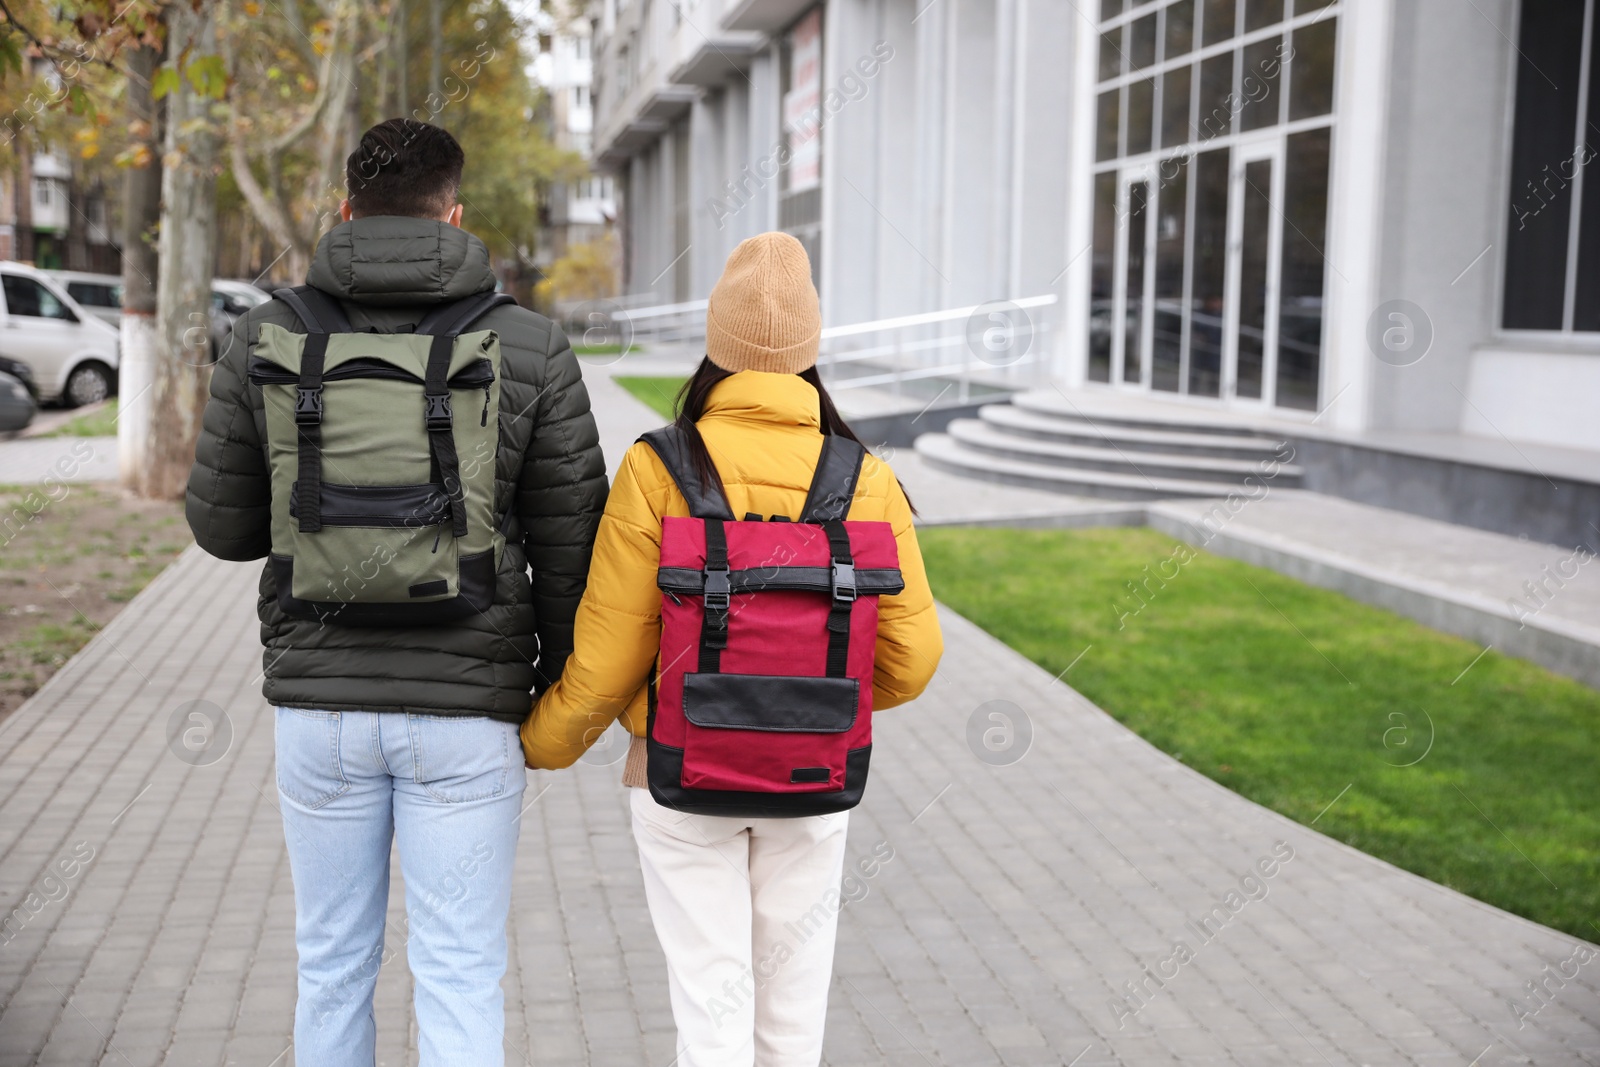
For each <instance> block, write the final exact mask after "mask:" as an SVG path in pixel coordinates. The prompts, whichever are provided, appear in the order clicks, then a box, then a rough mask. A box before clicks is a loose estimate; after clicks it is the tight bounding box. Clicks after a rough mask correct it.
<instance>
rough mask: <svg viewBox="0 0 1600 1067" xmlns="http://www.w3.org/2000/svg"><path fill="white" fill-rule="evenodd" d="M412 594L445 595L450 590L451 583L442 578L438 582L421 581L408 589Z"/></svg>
mask: <svg viewBox="0 0 1600 1067" xmlns="http://www.w3.org/2000/svg"><path fill="white" fill-rule="evenodd" d="M408 591H409V592H410V593H411V595H412V596H414V597H418V596H444V595H445V594H446V593H448V592H450V583H449V582H447V581H446V580H445V579H443V578H440V579H439V580H438V581H436V582H420V583H418V584H417V585H414V586H412V587H411V588H410V590H408Z"/></svg>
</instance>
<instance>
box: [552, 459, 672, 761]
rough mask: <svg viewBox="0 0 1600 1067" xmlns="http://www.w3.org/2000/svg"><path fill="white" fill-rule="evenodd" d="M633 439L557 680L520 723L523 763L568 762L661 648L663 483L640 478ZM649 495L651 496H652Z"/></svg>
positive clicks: (624, 699) (628, 695)
mask: <svg viewBox="0 0 1600 1067" xmlns="http://www.w3.org/2000/svg"><path fill="white" fill-rule="evenodd" d="M648 448H649V446H648V445H635V446H633V447H632V448H630V449H629V450H628V453H627V455H626V456H624V457H623V461H622V466H621V469H620V470H619V471H618V472H617V480H616V482H615V483H614V484H613V485H612V487H611V498H610V499H609V500H608V501H607V502H606V509H605V516H604V518H602V519H601V520H600V532H599V534H598V536H597V537H596V538H595V543H594V567H593V569H592V570H591V571H590V574H589V588H588V590H587V591H586V592H585V593H584V594H583V602H582V603H581V604H580V605H579V607H578V616H577V622H576V638H577V643H576V648H575V649H574V650H573V653H572V657H571V658H570V659H569V660H568V661H567V667H566V670H565V671H564V672H563V673H562V675H561V680H560V681H558V682H556V684H555V685H553V686H551V687H550V689H549V690H547V691H546V692H545V693H544V695H543V696H542V697H541V698H540V699H539V702H538V704H537V705H535V707H534V709H533V714H532V715H531V716H530V717H529V718H528V721H527V722H525V723H524V724H523V726H522V749H523V754H524V755H525V756H526V757H527V761H528V763H529V764H531V765H532V766H535V767H540V768H543V769H545V770H556V769H559V768H561V767H567V766H570V765H571V764H572V763H573V762H574V761H576V760H577V758H578V757H579V756H581V755H583V753H584V752H585V751H586V750H587V749H588V748H589V746H590V745H592V744H594V743H595V741H597V740H598V739H599V737H600V735H601V734H603V733H604V732H605V730H606V727H608V726H610V725H611V723H612V722H613V721H614V720H615V719H616V718H617V716H619V715H621V714H622V712H623V711H624V710H625V709H626V708H627V707H628V705H629V703H630V701H632V700H633V699H634V697H635V696H636V695H637V694H638V692H639V690H640V688H641V687H642V686H643V685H644V683H645V681H646V679H647V678H648V677H649V674H650V667H651V665H652V664H653V663H654V662H655V659H656V656H657V654H658V652H659V651H660V647H661V594H660V592H659V591H657V589H656V569H657V568H658V567H659V566H660V563H661V512H660V511H659V510H658V509H659V508H661V507H664V506H665V490H664V489H663V490H662V492H661V493H651V492H648V491H647V489H646V488H645V484H644V483H643V482H642V481H641V477H640V475H641V472H640V466H641V465H642V464H644V463H649V462H651V460H650V459H648V458H645V457H643V456H642V455H641V449H648ZM652 496H654V497H655V499H654V500H653V501H652V499H651V498H652Z"/></svg>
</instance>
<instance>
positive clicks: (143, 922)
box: [0, 374, 1600, 1067]
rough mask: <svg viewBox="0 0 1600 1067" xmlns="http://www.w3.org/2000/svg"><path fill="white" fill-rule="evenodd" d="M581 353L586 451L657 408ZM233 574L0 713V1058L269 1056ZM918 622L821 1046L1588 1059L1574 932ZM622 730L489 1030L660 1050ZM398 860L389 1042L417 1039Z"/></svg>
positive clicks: (1583, 976)
mask: <svg viewBox="0 0 1600 1067" xmlns="http://www.w3.org/2000/svg"><path fill="white" fill-rule="evenodd" d="M590 388H591V392H592V393H593V395H594V397H595V403H596V408H597V410H598V411H599V412H600V414H601V419H602V425H603V428H604V433H605V435H606V442H607V447H608V450H611V449H617V450H615V451H613V452H612V454H611V458H612V460H613V462H614V460H615V457H616V456H617V455H620V449H619V448H618V446H620V445H622V444H625V443H626V442H627V441H628V440H631V438H632V437H633V436H636V435H637V433H638V432H639V431H640V430H642V429H647V428H649V427H650V426H652V425H655V424H656V422H657V421H658V420H656V419H655V417H654V416H653V415H651V414H650V413H648V412H647V411H645V410H644V409H643V408H642V407H641V406H639V405H637V404H635V403H634V402H633V401H632V400H631V399H630V398H628V397H627V396H626V394H624V393H623V392H622V391H621V390H620V389H619V388H618V387H616V386H615V385H614V384H613V383H611V382H610V381H609V380H607V379H606V378H605V376H604V375H601V374H592V375H591V376H590ZM902 473H905V472H904V471H903V472H902ZM917 491H918V490H917V488H916V486H915V485H913V486H912V492H913V493H916V492H917ZM257 575H258V565H254V564H228V563H222V562H219V561H216V560H212V559H209V558H208V557H206V556H204V555H203V554H201V553H200V552H199V551H198V550H193V549H191V550H190V552H189V553H187V554H186V555H184V556H183V557H182V558H181V559H180V560H179V562H178V563H176V564H174V566H173V567H171V568H170V569H169V570H168V571H167V572H165V573H164V574H163V575H161V576H160V577H159V578H157V579H156V580H155V581H154V582H153V583H151V585H150V586H149V587H148V588H147V589H146V590H145V592H144V593H142V594H141V595H140V596H139V597H138V598H136V599H135V600H134V602H133V603H131V604H130V605H129V606H128V608H127V609H126V610H125V611H124V612H123V614H122V615H121V616H119V617H118V618H117V619H116V620H115V621H114V622H113V623H112V624H111V625H110V626H108V627H107V628H106V630H105V631H103V632H102V633H101V634H100V635H99V636H97V637H96V639H95V640H94V641H92V642H91V643H90V644H89V646H88V647H87V648H85V649H84V651H83V652H82V653H80V654H79V655H78V656H77V657H76V658H74V659H73V660H72V661H71V662H70V663H68V665H67V666H66V667H65V668H64V669H63V670H62V671H61V672H60V673H59V674H57V675H56V676H55V677H54V678H53V679H52V680H51V681H50V682H49V683H48V684H47V685H46V686H45V688H44V689H43V690H41V691H40V693H39V694H38V695H36V696H35V697H34V698H33V700H31V701H30V702H29V703H28V704H27V705H25V706H24V707H23V708H21V709H19V710H18V711H17V712H15V713H14V714H13V715H12V716H11V717H10V718H9V719H6V720H4V721H0V908H3V909H4V910H3V911H0V920H4V918H5V917H6V916H9V917H10V919H9V925H3V926H0V931H3V932H0V1067H12V1065H19V1067H20V1065H23V1064H34V1063H43V1064H69V1065H73V1067H81V1065H85V1064H100V1063H104V1064H122V1065H127V1067H145V1065H155V1064H171V1065H179V1064H185V1065H191V1064H192V1065H203V1067H211V1065H216V1064H224V1063H226V1064H235V1065H243V1067H288V1065H289V1064H291V1063H293V1062H294V1057H293V1050H292V1048H291V1047H290V1041H289V1038H290V1030H291V1022H292V1018H291V1013H292V1005H293V997H294V949H293V940H292V928H293V908H292V901H293V897H292V887H291V884H290V881H289V874H288V867H287V862H286V859H285V853H284V846H283V835H282V828H281V824H280V822H279V818H278V813H277V810H276V806H277V791H276V788H275V785H274V777H273V760H272V721H271V717H270V714H269V711H268V709H267V708H266V706H265V705H264V703H263V702H262V700H261V697H260V688H259V686H260V671H261V652H260V648H259V645H258V643H257V631H256V622H255V615H254V599H255V583H256V579H257ZM944 625H945V636H946V642H947V647H948V652H947V654H946V658H945V660H944V662H943V664H942V665H941V667H940V670H939V672H938V675H937V676H936V678H935V681H934V683H933V684H932V686H931V687H930V689H929V691H928V693H927V694H926V695H925V696H924V697H923V698H922V699H921V700H919V701H917V702H916V703H915V704H913V705H911V706H908V707H905V708H902V709H896V710H894V711H891V712H888V713H885V714H884V715H883V716H881V717H880V718H879V719H878V722H877V726H878V744H877V746H876V755H877V758H876V760H875V761H874V768H873V781H872V785H871V788H869V790H868V793H867V799H866V801H865V803H864V804H863V805H862V807H861V808H859V809H857V811H856V812H855V813H853V815H852V827H851V835H850V846H849V852H850V855H851V857H852V858H855V857H860V856H865V855H867V854H869V853H871V852H872V851H873V849H874V848H875V847H877V846H879V845H880V843H881V844H883V845H886V846H887V847H888V848H891V849H892V850H893V854H894V858H893V860H892V861H890V862H888V863H887V864H885V865H884V866H883V867H882V869H881V871H880V872H879V873H878V874H877V875H876V877H874V878H871V879H867V880H864V881H862V882H860V883H858V885H857V889H856V891H855V892H853V893H852V894H851V895H852V896H853V897H855V898H856V899H854V900H853V901H852V902H850V903H848V904H847V905H845V906H844V908H843V913H842V915H841V919H840V924H841V925H840V939H839V951H838V957H837V962H838V968H837V970H838V976H837V978H836V980H835V984H834V988H833V990H832V996H831V1000H830V1014H829V1033H828V1042H827V1048H826V1057H825V1059H826V1062H827V1063H828V1064H830V1065H832V1067H868V1065H871V1067H878V1065H885V1064H887V1065H892V1067H923V1065H926V1067H985V1065H999V1064H1005V1065H1013V1064H1014V1065H1045V1064H1050V1065H1055V1067H1067V1065H1073V1067H1095V1065H1105V1064H1113V1063H1115V1064H1129V1065H1137V1067H1144V1065H1151V1064H1154V1065H1161V1064H1180V1063H1181V1064H1184V1065H1189V1064H1241V1065H1261V1067H1281V1065H1285V1064H1306V1065H1312V1067H1317V1065H1325V1064H1326V1065H1339V1067H1345V1065H1354V1064H1371V1065H1374V1067H1376V1065H1380V1064H1381V1065H1387V1064H1426V1065H1434V1064H1437V1065H1441V1067H1444V1065H1450V1067H1468V1065H1471V1064H1476V1065H1477V1067H1496V1065H1501V1064H1511V1063H1524V1064H1539V1065H1566V1064H1600V956H1594V957H1591V956H1589V955H1588V954H1589V953H1590V952H1600V950H1596V949H1594V948H1593V947H1592V946H1591V947H1582V946H1579V944H1578V943H1577V942H1575V941H1574V940H1573V939H1571V938H1569V937H1566V936H1563V935H1560V934H1557V933H1555V932H1553V931H1550V930H1548V929H1545V928H1542V927H1539V926H1536V925H1534V924H1532V923H1528V922H1526V921H1523V920H1521V919H1518V918H1516V917H1513V916H1510V915H1507V914H1505V913H1503V912H1499V911H1497V910H1495V909H1493V908H1490V907H1488V906H1486V905H1483V904H1479V903H1477V902H1475V901H1472V900H1469V899H1467V898H1465V897H1462V896H1460V895H1458V894H1455V893H1453V892H1451V891H1449V890H1446V889H1443V888H1441V887H1439V886H1437V885H1434V884H1432V883H1429V882H1427V881H1424V880H1422V879H1419V878H1416V877H1414V876H1412V875H1409V874H1406V873H1404V872H1401V871H1399V870H1396V869H1395V868H1392V867H1390V866H1388V865H1386V864H1383V863H1381V862H1379V861H1377V860H1375V859H1372V858H1371V857H1368V856H1365V855H1363V854H1361V853H1358V852H1355V851H1353V850H1351V849H1348V848H1346V847H1344V846H1342V845H1340V844H1338V843H1336V842H1333V841H1331V840H1329V839H1326V838H1324V837H1322V836H1321V835H1319V834H1317V833H1316V832H1315V831H1314V830H1311V829H1307V828H1305V827H1301V826H1299V825H1297V824H1294V823H1292V822H1289V821H1287V820H1285V819H1283V818H1281V817H1279V816H1277V815H1274V814H1272V813H1271V812H1268V811H1266V810H1265V809H1262V808H1259V807H1257V806H1255V805H1253V804H1251V803H1249V802H1248V801H1246V800H1244V799H1243V798H1241V797H1239V796H1237V795H1236V794H1234V793H1231V792H1229V791H1228V790H1226V789H1224V788H1222V787H1221V786H1219V785H1216V784H1215V783H1213V782H1211V781H1210V780H1209V779H1206V778H1204V777H1203V776H1201V775H1199V774H1197V773H1195V772H1194V771H1192V770H1190V769H1189V768H1187V767H1185V766H1184V765H1182V764H1181V763H1178V762H1177V761H1175V760H1172V759H1170V758H1168V757H1167V756H1165V755H1163V754H1161V753H1160V752H1158V751H1157V750H1155V749H1154V748H1152V747H1150V746H1149V745H1147V744H1146V743H1144V742H1143V741H1141V740H1140V739H1139V738H1137V737H1136V736H1135V735H1133V734H1131V733H1130V732H1129V731H1127V730H1126V729H1124V728H1123V727H1121V726H1120V725H1118V724H1117V723H1116V722H1115V721H1113V720H1112V719H1110V718H1109V717H1108V716H1106V715H1105V714H1104V713H1102V712H1100V711H1099V710H1098V709H1096V708H1095V707H1093V706H1092V705H1091V704H1089V703H1088V702H1087V701H1085V700H1084V699H1083V698H1082V697H1081V696H1079V695H1078V694H1076V693H1075V692H1073V691H1072V690H1071V689H1070V688H1069V687H1068V685H1067V684H1065V683H1064V682H1061V681H1057V680H1055V679H1052V678H1051V677H1050V676H1049V675H1048V674H1046V673H1045V672H1043V671H1041V670H1039V669H1038V668H1037V667H1034V666H1033V665H1032V664H1030V663H1028V662H1027V661H1026V660H1024V659H1023V658H1022V657H1020V656H1018V655H1017V654H1016V653H1014V652H1012V651H1010V650H1009V649H1007V648H1005V647H1004V646H1002V645H1000V644H998V643H997V642H995V641H994V640H992V639H991V638H989V637H988V636H986V635H985V634H983V633H982V632H980V631H978V630H977V629H976V628H975V627H973V626H971V625H970V624H968V623H967V622H965V621H964V620H963V619H961V618H959V617H957V616H955V615H953V614H951V613H949V612H946V613H945V614H944ZM1067 681H1068V682H1070V675H1069V676H1068V678H1067ZM195 700H205V701H209V702H212V703H214V704H216V705H217V706H219V707H220V708H222V709H223V710H224V711H225V712H226V714H227V721H228V723H229V724H230V730H231V734H232V737H231V741H230V743H229V744H228V745H227V747H226V751H225V754H224V755H222V757H221V758H220V759H218V760H217V761H216V762H214V763H211V764H209V765H205V766H191V765H190V764H189V763H186V762H184V761H183V760H180V759H179V758H178V757H177V756H176V755H175V754H174V752H173V750H172V749H171V748H170V747H169V743H168V730H169V728H170V727H171V724H172V723H173V722H174V721H176V722H177V723H178V724H179V726H180V727H181V726H183V725H186V719H185V712H186V711H187V708H186V707H185V705H186V704H187V703H188V702H190V701H195ZM996 702H1001V703H996ZM994 714H1001V715H1004V716H1006V717H1008V718H1009V720H1010V724H1011V733H1010V737H1011V742H1010V744H1009V746H1002V747H1001V750H1000V751H990V750H989V749H987V748H985V747H984V745H983V743H982V741H981V737H982V735H983V733H984V731H986V730H990V729H993V728H996V727H1003V726H1004V723H1003V721H1002V720H996V719H993V718H991V716H992V715H994ZM1002 732H1003V730H1002ZM974 737H977V738H979V740H971V739H973V738H974ZM1025 739H1026V740H1025ZM980 754H981V755H980ZM618 756H620V750H619V748H618V747H617V746H611V747H608V748H605V749H601V750H599V751H598V752H597V753H595V754H592V755H591V756H590V757H589V758H588V762H586V763H581V764H580V765H579V766H578V767H577V768H576V769H574V770H573V771H570V772H561V773H555V774H547V773H542V772H541V773H536V774H534V775H533V776H532V780H531V781H530V789H529V792H528V799H529V801H530V805H529V807H528V808H527V812H526V815H525V816H524V822H523V828H522V837H521V846H520V851H519V855H518V869H517V881H518V885H517V889H516V897H515V900H516V907H515V910H514V914H513V919H512V929H511V935H512V939H513V953H512V961H511V967H510V970H509V973H508V975H507V978H506V981H505V987H506V991H507V1003H508V1009H509V1012H508V1020H507V1023H508V1030H507V1062H508V1063H509V1064H513V1065H517V1064H530V1065H532V1064H537V1065H540V1067H544V1065H562V1067H578V1065H593V1067H602V1065H603V1067H611V1065H617V1067H623V1065H627V1067H669V1064H671V1062H672V1061H673V1056H674V1050H673V1048H672V1026H671V1018H670V1013H669V1011H668V1007H667V1000H666V986H665V971H664V964H663V962H662V959H661V955H660V952H659V949H658V948H657V946H656V943H655V939H654V935H653V933H652V932H651V929H650V925H649V918H648V915H647V913H646V910H645V907H644V899H643V891H642V887H641V885H640V881H639V870H638V861H637V858H636V856H635V854H634V851H633V846H632V841H631V837H630V835H629V833H628V829H627V818H626V808H625V803H624V801H625V799H626V798H625V796H624V793H623V790H622V788H621V786H620V785H619V784H618V782H617V779H618V776H619V774H620V766H619V765H618V764H617V763H615V762H610V763H609V764H608V763H607V762H606V761H615V760H616V759H617V757H618ZM1350 799H1351V798H1350V797H1348V796H1343V797H1329V798H1328V800H1329V802H1330V804H1337V803H1347V802H1349V801H1350ZM1291 850H1292V851H1291ZM1290 855H1292V858H1290V859H1288V860H1286V861H1285V860H1284V859H1283V857H1285V856H1290ZM91 856H92V858H90V859H88V860H87V864H86V865H84V863H83V861H84V860H85V859H86V858H88V857H91ZM63 862H65V866H64V867H63V866H60V865H61V864H62V863H63ZM396 869H398V868H396ZM67 870H70V871H72V874H71V875H64V874H63V873H61V872H64V871H67ZM52 871H54V872H56V873H54V874H53V873H52ZM1263 871H1270V872H1271V874H1270V875H1267V876H1263V875H1262V873H1261V872H1263ZM402 892H403V890H402V887H401V886H400V884H399V879H398V877H397V878H396V881H395V886H394V889H393V892H392V893H391V900H390V916H391V920H392V921H393V924H394V925H393V928H392V933H391V937H390V948H391V949H392V950H393V952H394V954H395V955H394V958H393V959H392V960H390V961H389V962H388V963H387V964H386V965H385V967H384V970H383V972H382V975H381V977H380V980H379V993H378V999H377V1012H378V1020H379V1031H380V1034H381V1035H382V1037H381V1045H380V1055H379V1063H380V1064H384V1065H391V1067H392V1065H405V1064H409V1063H412V1062H414V1061H415V1056H416V1052H415V1044H416V1042H415V1033H414V1020H413V1018H412V1015H411V1012H410V1007H409V1000H410V994H411V989H410V983H409V980H408V978H407V974H406V970H405V950H404V944H403V941H404V937H403V931H404V929H405V926H404V921H403V908H402V905H401V902H402V899H403V897H402ZM1230 894H1232V895H1230ZM1257 898H1259V899H1257ZM1180 943H1181V945H1182V951H1179V950H1178V947H1177V946H1178V945H1179V944H1180ZM1575 951H1577V952H1578V955H1577V956H1575V955H1574V953H1575ZM1580 959H1582V960H1587V962H1581V963H1580V962H1578V961H1579V960H1580ZM1574 969H1575V970H1576V977H1571V978H1567V979H1563V978H1560V977H1558V975H1559V973H1560V972H1561V971H1563V970H1565V971H1566V973H1567V974H1569V975H1570V974H1572V972H1573V971H1574ZM1532 983H1543V984H1544V985H1543V988H1544V989H1545V990H1546V993H1545V994H1544V999H1542V1000H1541V999H1535V998H1534V994H1533V993H1532V992H1530V989H1531V984H1532ZM1541 1005H1542V1007H1541ZM1518 1006H1520V1007H1521V1009H1522V1010H1523V1012H1524V1013H1528V1012H1533V1011H1534V1010H1535V1009H1538V1010H1537V1014H1536V1015H1534V1016H1532V1017H1531V1018H1526V1019H1519V1015H1518V1014H1517V1008H1518ZM1519 1021H1520V1022H1522V1023H1524V1025H1522V1026H1520V1027H1519ZM301 1067H315V1065H309V1064H302V1065H301Z"/></svg>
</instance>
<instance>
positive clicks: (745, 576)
mask: <svg viewBox="0 0 1600 1067" xmlns="http://www.w3.org/2000/svg"><path fill="white" fill-rule="evenodd" d="M728 584H729V586H730V587H731V589H732V592H733V593H734V594H735V595H738V594H741V593H755V592H763V591H768V590H784V591H789V592H797V593H829V592H832V591H833V576H832V569H831V568H829V567H783V566H779V567H750V568H746V569H743V570H732V571H729V572H728ZM656 587H657V588H659V589H660V590H661V591H662V592H663V593H677V594H679V595H680V596H699V595H701V593H703V592H704V591H705V572H704V571H702V570H700V569H699V568H698V567H662V568H660V569H658V570H657V571H656ZM905 588H906V582H905V578H903V577H902V576H901V574H900V568H899V567H863V568H860V569H858V570H857V571H856V592H857V593H859V594H860V595H861V596H894V595H895V594H896V593H903V592H905Z"/></svg>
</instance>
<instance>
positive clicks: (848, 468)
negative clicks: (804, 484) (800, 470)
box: [796, 433, 867, 522]
mask: <svg viewBox="0 0 1600 1067" xmlns="http://www.w3.org/2000/svg"><path fill="white" fill-rule="evenodd" d="M866 451H867V450H866V449H864V448H862V447H861V445H860V444H858V443H857V442H855V441H852V440H850V439H849V438H848V437H840V436H838V435H837V434H831V433H830V434H824V435H823V438H822V455H821V456H820V457H818V459H817V472H816V474H814V475H813V476H812V478H811V488H810V490H808V491H807V493H806V505H805V507H803V508H801V509H800V517H799V518H798V519H797V520H796V521H797V522H843V521H844V518H845V516H846V515H848V514H849V513H850V502H851V501H852V500H854V499H855V495H856V481H857V480H858V479H859V478H860V477H861V461H862V459H863V458H864V457H865V456H866Z"/></svg>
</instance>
